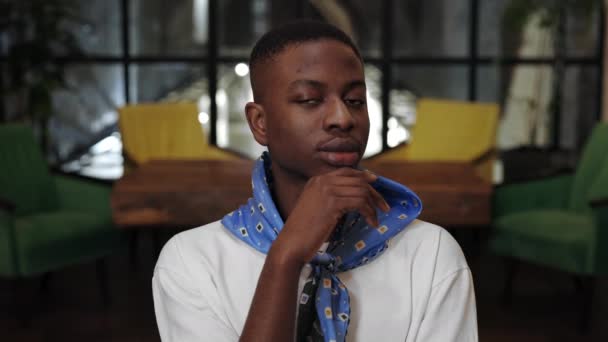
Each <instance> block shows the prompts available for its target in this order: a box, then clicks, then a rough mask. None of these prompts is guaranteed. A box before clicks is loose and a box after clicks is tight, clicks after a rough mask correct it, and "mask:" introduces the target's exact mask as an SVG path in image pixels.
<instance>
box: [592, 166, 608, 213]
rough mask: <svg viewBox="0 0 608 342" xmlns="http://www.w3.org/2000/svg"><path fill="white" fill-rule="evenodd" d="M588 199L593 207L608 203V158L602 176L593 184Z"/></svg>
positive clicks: (601, 172)
mask: <svg viewBox="0 0 608 342" xmlns="http://www.w3.org/2000/svg"><path fill="white" fill-rule="evenodd" d="M587 200H588V201H589V204H590V205H591V207H601V206H605V205H608V159H606V161H605V162H604V165H603V167H602V169H601V171H600V176H599V177H598V178H597V180H596V181H595V182H594V183H593V185H592V186H591V189H590V190H589V193H588V194H587Z"/></svg>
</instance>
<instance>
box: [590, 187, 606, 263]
mask: <svg viewBox="0 0 608 342" xmlns="http://www.w3.org/2000/svg"><path fill="white" fill-rule="evenodd" d="M591 208H592V212H593V216H594V218H595V226H596V229H597V230H596V241H595V252H596V253H595V254H596V256H595V270H596V272H597V273H599V274H604V275H606V274H608V248H606V246H607V244H608V198H603V199H597V200H594V201H592V202H591Z"/></svg>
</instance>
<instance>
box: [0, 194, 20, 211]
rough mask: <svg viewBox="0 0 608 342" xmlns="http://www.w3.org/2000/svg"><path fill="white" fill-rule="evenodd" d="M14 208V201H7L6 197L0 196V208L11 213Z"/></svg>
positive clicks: (15, 207)
mask: <svg viewBox="0 0 608 342" xmlns="http://www.w3.org/2000/svg"><path fill="white" fill-rule="evenodd" d="M16 209H17V206H16V205H15V203H13V202H12V201H9V200H8V199H6V198H2V197H0V210H2V211H6V212H9V213H11V214H13V213H14V212H15V210H16Z"/></svg>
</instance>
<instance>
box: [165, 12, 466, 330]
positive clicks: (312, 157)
mask: <svg viewBox="0 0 608 342" xmlns="http://www.w3.org/2000/svg"><path fill="white" fill-rule="evenodd" d="M250 65H251V85H252V88H253V93H254V102H251V103H248V104H247V106H246V108H245V112H246V115H247V120H248V123H249V126H250V128H251V131H252V133H253V135H254V137H255V139H256V141H257V142H259V143H260V144H262V145H264V146H267V147H268V151H269V154H264V155H263V156H262V157H261V158H260V159H259V160H258V161H257V162H256V165H255V167H254V170H253V174H252V185H253V197H252V198H251V199H250V200H249V202H248V203H247V204H245V205H243V206H242V207H241V208H239V209H237V210H235V211H234V212H232V213H230V214H228V215H226V217H224V219H223V220H222V221H221V222H214V223H211V224H208V225H206V226H203V227H200V228H197V229H193V230H189V231H186V232H183V233H181V234H178V235H177V236H175V237H174V238H173V239H171V240H170V241H169V242H168V243H167V245H166V246H165V247H164V249H163V251H162V253H161V256H160V258H159V260H158V263H157V265H156V269H155V272H154V278H153V290H154V303H155V311H156V317H157V323H158V327H159V331H160V335H161V337H162V340H163V341H214V342H222V341H237V340H241V341H293V340H297V341H344V340H347V341H374V340H375V341H407V342H410V341H441V342H446V341H458V342H466V341H477V322H476V309H475V298H474V293H473V284H472V278H471V273H470V270H469V268H468V266H467V264H466V261H465V259H464V257H463V255H462V252H461V250H460V248H459V246H458V245H457V243H456V242H455V241H454V240H453V239H452V237H451V236H450V235H449V234H448V233H447V232H446V231H444V230H443V229H442V228H440V227H437V226H435V225H432V224H430V223H426V222H423V221H420V220H416V219H415V218H416V216H418V214H419V213H420V211H421V209H422V203H421V202H420V200H419V199H418V197H417V196H416V195H415V194H414V193H412V192H411V191H409V190H408V189H407V188H405V187H404V186H402V185H400V184H397V183H394V182H392V181H390V180H388V179H385V178H383V177H381V176H377V175H374V174H373V173H371V172H369V171H363V170H360V169H359V168H358V164H359V161H360V160H361V157H362V155H363V152H364V150H365V146H366V143H367V137H368V133H369V118H368V113H367V107H366V88H365V80H364V73H363V62H362V60H361V56H360V54H359V52H358V50H357V48H356V47H355V45H354V44H353V43H352V41H351V40H350V39H349V38H348V37H347V36H346V35H345V34H344V33H343V32H341V31H339V30H338V29H336V28H334V27H333V26H330V25H327V24H322V23H319V22H311V21H302V22H296V23H292V24H289V25H286V26H283V27H281V28H279V29H276V30H273V31H271V32H269V33H267V34H266V35H264V37H262V38H261V39H260V40H259V41H258V43H257V44H256V46H255V47H254V49H253V51H252V54H251V60H250Z"/></svg>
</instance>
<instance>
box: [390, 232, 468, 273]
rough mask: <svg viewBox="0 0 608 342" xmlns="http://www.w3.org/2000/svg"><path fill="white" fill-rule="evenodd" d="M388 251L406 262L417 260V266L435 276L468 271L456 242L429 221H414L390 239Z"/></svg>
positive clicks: (447, 233)
mask: <svg viewBox="0 0 608 342" xmlns="http://www.w3.org/2000/svg"><path fill="white" fill-rule="evenodd" d="M390 248H393V249H396V251H395V252H398V253H405V255H406V258H407V259H408V260H418V261H419V262H420V263H421V265H419V266H422V267H425V268H427V267H430V268H432V269H433V273H435V276H438V277H441V276H443V275H448V274H450V273H453V272H457V271H460V270H464V269H468V265H467V262H466V259H465V257H464V254H463V252H462V249H461V248H460V245H459V244H458V242H457V241H456V240H455V239H454V238H453V237H452V235H451V234H450V233H449V232H448V231H447V230H445V229H444V228H443V227H440V226H438V225H435V224H432V223H429V222H425V221H421V220H415V221H414V222H412V223H411V224H410V225H409V226H408V227H407V228H405V231H404V232H403V233H402V234H398V235H397V236H396V237H394V238H393V241H391V247H390ZM422 264H424V265H422Z"/></svg>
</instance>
